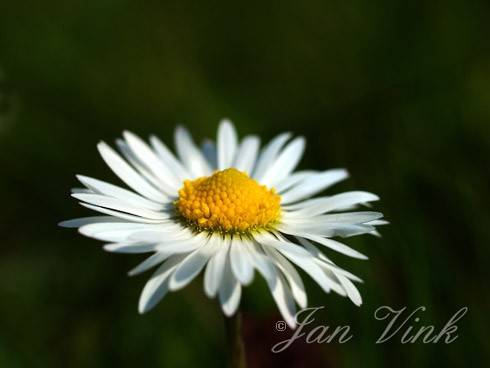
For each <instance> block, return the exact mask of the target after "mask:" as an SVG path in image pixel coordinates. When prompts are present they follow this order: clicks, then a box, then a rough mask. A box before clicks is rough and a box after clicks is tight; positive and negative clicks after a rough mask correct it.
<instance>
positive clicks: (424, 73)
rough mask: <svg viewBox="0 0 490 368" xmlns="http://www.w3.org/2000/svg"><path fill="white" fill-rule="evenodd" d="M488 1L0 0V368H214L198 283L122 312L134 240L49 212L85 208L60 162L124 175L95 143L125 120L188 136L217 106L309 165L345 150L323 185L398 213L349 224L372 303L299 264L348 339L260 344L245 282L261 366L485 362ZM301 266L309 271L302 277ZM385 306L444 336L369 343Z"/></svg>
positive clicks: (251, 337)
mask: <svg viewBox="0 0 490 368" xmlns="http://www.w3.org/2000/svg"><path fill="white" fill-rule="evenodd" d="M489 15H490V3H489V2H488V1H483V0H481V1H463V0H460V1H447V2H441V1H426V2H422V1H419V2H405V1H387V0H381V1H375V2H369V1H358V0H354V1H349V2H344V1H305V2H300V1H295V2H263V1H261V2H246V3H234V2H226V1H223V2H218V1H208V2H199V1H191V2H189V1H179V2H174V3H167V2H165V3H164V2H157V1H148V2H136V1H127V0H108V1H107V0H106V1H43V2H40V1H2V2H1V4H0V68H1V73H0V74H1V77H0V78H1V79H0V147H1V154H0V170H1V171H0V192H1V193H2V194H1V198H2V205H1V208H2V211H1V215H0V235H1V243H0V244H1V245H0V366H1V367H9V368H10V367H108V366H118V367H126V366H128V367H130V366H131V367H133V366H134V364H138V365H140V366H146V367H160V366H175V367H184V366H188V367H196V366H205V365H206V364H207V365H208V366H210V367H215V366H219V365H223V364H224V362H225V349H226V345H225V340H224V333H223V323H222V317H221V312H220V311H219V308H218V306H217V304H216V303H215V302H214V301H210V300H208V299H207V298H206V297H205V296H204V295H203V292H202V280H201V279H198V280H196V281H195V282H193V283H192V284H191V286H189V287H188V288H186V289H185V290H183V291H181V292H179V293H176V294H171V295H169V296H168V297H167V298H166V299H165V300H164V301H163V302H162V303H161V304H160V305H159V306H158V307H157V308H156V309H155V310H154V311H152V312H151V313H149V314H148V315H144V316H140V315H138V314H137V311H136V306H137V300H138V296H139V292H140V290H141V288H142V286H143V284H144V282H145V280H146V277H147V276H148V275H143V276H139V277H136V278H127V277H126V271H127V270H128V269H129V268H131V266H132V265H134V264H136V263H137V262H139V261H140V259H141V257H138V256H130V255H112V254H107V253H104V252H103V251H102V250H101V248H100V244H99V243H97V242H96V241H94V240H90V239H87V238H83V237H82V236H79V235H78V234H77V233H76V232H75V231H69V230H65V229H59V228H57V226H56V223H57V222H58V221H60V220H63V219H67V218H73V217H78V216H84V215H86V214H88V213H89V212H88V211H87V210H84V209H82V208H80V207H79V206H78V205H77V204H76V202H75V201H74V200H72V199H70V198H69V189H70V188H71V187H73V186H76V181H75V178H74V175H75V174H86V175H91V176H95V177H98V178H101V179H106V180H110V181H115V182H116V181H117V180H116V178H115V177H114V176H113V175H112V174H111V173H110V171H109V169H107V168H106V167H105V166H104V164H103V162H102V160H101V159H100V158H99V157H98V154H97V152H96V149H95V144H96V143H97V142H98V141H99V140H100V139H104V140H106V141H111V142H112V140H113V139H115V138H116V137H117V136H118V135H119V134H120V133H121V132H122V130H124V129H129V130H132V131H134V132H135V133H138V134H140V135H142V136H146V135H148V134H149V133H156V134H158V135H160V136H161V137H162V139H164V140H165V141H171V140H172V134H173V133H172V132H173V129H174V127H175V125H176V124H177V123H183V124H185V125H187V126H188V127H189V128H190V129H191V130H192V132H193V133H194V134H195V136H196V137H197V138H198V139H199V140H200V139H203V138H205V137H213V136H214V134H215V129H216V125H217V123H218V120H219V119H220V118H221V117H225V116H226V117H230V118H231V119H232V120H234V121H235V123H236V124H237V127H238V129H239V131H240V133H241V134H248V133H253V132H255V133H258V134H260V135H261V136H262V137H263V139H264V140H267V139H270V138H271V137H272V136H273V135H275V134H277V133H279V132H281V131H284V130H290V131H293V132H295V133H297V134H302V135H305V136H306V137H307V139H308V150H307V152H306V156H305V159H304V160H303V162H302V164H301V165H302V167H311V168H314V169H323V168H328V167H347V168H348V169H349V171H350V173H351V175H352V178H351V179H350V180H349V181H347V182H346V183H344V184H342V185H339V186H338V187H336V188H335V190H353V189H364V190H369V191H372V192H375V193H378V194H380V196H381V197H382V201H381V202H379V203H377V204H376V209H379V210H381V211H383V212H384V213H385V214H386V217H387V218H388V219H389V220H390V221H391V222H392V225H390V226H389V227H386V228H384V229H382V233H383V237H382V238H381V239H375V238H372V237H361V238H359V239H349V240H348V242H349V244H352V245H353V246H355V247H356V248H358V249H360V250H362V251H363V252H365V253H367V254H369V255H370V258H371V259H370V260H369V261H367V262H361V261H355V260H351V259H347V258H345V257H339V256H336V257H335V260H336V261H338V262H339V264H340V265H343V266H345V267H347V268H349V269H354V271H355V272H356V273H357V274H358V275H360V276H361V277H362V278H363V279H365V281H366V282H365V284H364V285H362V286H361V292H362V294H363V296H364V299H365V303H364V305H363V306H362V307H361V308H356V307H355V306H353V305H352V304H351V303H349V301H348V300H346V299H344V298H341V297H338V296H335V295H325V294H323V293H322V292H321V291H320V289H319V288H318V287H317V286H316V285H314V284H313V283H312V282H310V281H309V280H307V288H308V292H309V295H310V297H309V304H310V305H325V306H326V310H325V311H324V312H322V314H321V315H319V316H318V317H319V322H320V323H322V324H328V325H331V326H337V325H345V324H350V325H351V326H352V331H353V333H354V335H355V337H354V338H353V339H352V340H351V341H349V342H348V343H347V344H344V345H338V344H324V345H308V346H306V345H304V344H295V345H294V346H292V347H291V348H290V349H288V351H287V352H285V353H283V354H280V355H273V354H271V353H269V349H270V347H271V346H272V345H273V344H274V343H275V342H278V341H280V340H281V339H283V338H285V337H286V336H288V335H289V334H290V333H286V332H283V333H278V332H276V331H275V330H274V323H275V321H276V320H277V319H279V318H280V316H279V315H278V313H277V311H276V308H275V306H274V304H273V301H272V298H271V297H270V295H269V293H268V291H267V288H266V287H265V285H264V283H263V282H262V281H259V278H256V281H255V282H254V284H253V286H251V287H249V288H247V289H246V292H245V296H244V300H243V303H242V306H243V309H244V311H245V332H246V340H247V345H248V354H249V361H250V362H251V363H253V364H254V365H253V366H254V367H260V366H269V367H271V366H295V367H305V366H320V365H321V366H325V367H329V366H336V367H337V366H338V367H361V366H362V367H368V366H369V367H371V366H372V367H383V366H387V367H388V366H394V365H397V364H400V363H399V362H403V364H402V365H405V366H417V367H427V366H437V367H449V366H454V367H463V366H466V367H468V366H485V365H486V364H485V361H486V362H487V365H488V361H489V351H490V345H489V341H490V340H489V339H488V335H487V334H488V331H486V328H487V327H488V326H490V323H489V317H488V311H489V310H490V302H489V297H488V287H487V285H486V284H487V282H488V279H489V273H488V266H489V263H488V262H489V252H490V251H489V244H490V236H489V234H490V232H489V225H490V215H489V213H490V212H489V210H488V203H489V201H490V195H489V182H490V170H489V157H490V43H489V42H488V35H489V34H490V29H489V28H490V27H489V24H490V23H489V22H488V19H489ZM306 279H307V278H306V277H305V280H306ZM380 305H391V306H394V307H398V306H404V305H407V306H409V308H415V307H416V306H419V305H424V306H426V307H427V312H426V313H425V314H421V315H420V317H421V322H420V324H435V325H436V326H442V325H444V323H445V322H446V321H447V320H448V319H449V317H450V316H451V315H453V314H454V313H455V312H456V311H457V310H458V309H459V308H460V307H462V306H468V307H469V312H468V314H467V315H466V316H465V317H464V318H463V319H462V320H461V321H460V323H459V326H460V330H459V339H458V340H457V341H456V342H454V343H453V344H451V345H445V344H432V345H423V344H420V343H419V344H408V345H401V344H400V343H399V340H397V341H393V342H390V343H386V344H383V345H376V344H375V343H374V342H375V340H376V338H377V336H378V335H379V334H380V332H381V331H382V330H383V328H384V325H383V324H382V323H380V322H379V321H376V320H375V319H374V318H373V312H374V310H375V309H376V308H377V307H378V306H380Z"/></svg>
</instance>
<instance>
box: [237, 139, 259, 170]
mask: <svg viewBox="0 0 490 368" xmlns="http://www.w3.org/2000/svg"><path fill="white" fill-rule="evenodd" d="M259 146H260V140H259V138H258V137H256V136H248V137H245V138H244V139H243V141H242V143H241V144H240V147H239V148H238V152H237V154H236V155H235V162H234V164H233V167H235V168H236V169H237V170H240V171H244V172H246V173H247V174H249V175H251V174H252V169H253V167H254V165H255V160H256V159H257V153H258V151H259Z"/></svg>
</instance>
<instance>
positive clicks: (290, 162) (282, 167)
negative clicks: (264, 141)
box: [258, 137, 305, 186]
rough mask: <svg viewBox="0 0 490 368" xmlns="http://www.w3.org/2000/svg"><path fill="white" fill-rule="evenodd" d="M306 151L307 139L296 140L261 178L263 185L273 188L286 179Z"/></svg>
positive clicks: (299, 138)
mask: <svg viewBox="0 0 490 368" xmlns="http://www.w3.org/2000/svg"><path fill="white" fill-rule="evenodd" d="M304 149H305V139H304V138H303V137H298V138H295V139H294V140H293V141H292V142H290V143H289V144H288V145H287V146H286V147H285V148H284V150H283V151H282V152H281V154H280V155H279V156H278V157H277V159H276V161H275V162H274V164H272V166H271V167H270V168H269V169H268V170H267V171H266V172H265V174H264V175H263V176H262V177H261V178H259V179H258V180H259V182H260V183H261V184H264V185H267V186H273V185H275V184H276V183H278V182H280V181H281V180H283V179H284V178H286V177H287V176H288V175H289V174H290V173H291V172H292V171H293V170H294V168H295V167H296V165H298V163H299V161H300V159H301V157H302V156H303V151H304Z"/></svg>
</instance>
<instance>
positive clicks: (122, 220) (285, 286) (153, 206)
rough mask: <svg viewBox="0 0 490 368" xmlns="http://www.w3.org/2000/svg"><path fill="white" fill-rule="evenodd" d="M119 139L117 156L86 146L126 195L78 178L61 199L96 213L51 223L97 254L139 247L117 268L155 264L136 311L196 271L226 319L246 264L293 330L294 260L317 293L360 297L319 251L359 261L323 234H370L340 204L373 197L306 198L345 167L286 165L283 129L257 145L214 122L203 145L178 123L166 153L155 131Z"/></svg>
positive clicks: (293, 148)
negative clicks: (83, 239)
mask: <svg viewBox="0 0 490 368" xmlns="http://www.w3.org/2000/svg"><path fill="white" fill-rule="evenodd" d="M123 137H124V139H119V140H117V142H116V144H117V147H118V149H119V151H120V153H117V152H116V151H115V150H114V149H112V148H111V147H110V146H108V145H107V144H106V143H104V142H101V143H99V144H98V150H99V152H100V154H101V156H102V158H103V160H104V161H105V162H106V164H107V165H108V166H109V167H110V168H111V170H112V171H113V172H114V173H115V174H116V175H117V176H118V177H119V179H121V180H122V181H123V182H124V183H125V184H126V185H127V186H128V187H129V188H131V190H128V189H124V188H122V187H120V186H115V185H112V184H109V183H107V182H104V181H100V180H97V179H93V178H91V177H87V176H82V175H79V176H77V177H78V180H79V181H80V182H81V183H82V184H83V185H84V187H85V188H83V189H80V188H76V189H73V193H72V196H73V197H74V198H76V199H77V200H79V201H80V204H81V205H82V206H84V207H87V208H89V209H91V210H94V211H97V212H100V213H102V214H103V216H93V217H84V218H79V219H74V220H69V221H64V222H62V223H61V224H60V225H61V226H64V227H70V228H78V230H79V232H80V233H81V234H83V235H85V236H88V237H91V238H95V239H98V240H101V241H104V242H106V243H108V244H106V245H104V249H105V250H106V251H109V252H119V253H148V254H150V255H149V257H148V258H146V259H145V260H144V261H143V262H142V263H140V264H139V265H137V266H136V267H135V268H134V269H132V270H131V271H129V275H136V274H139V273H142V272H144V271H147V270H149V269H151V268H154V267H157V268H156V271H155V272H154V273H153V275H152V276H151V278H150V279H149V281H148V282H147V283H146V285H145V287H144V288H143V291H142V293H141V297H140V300H139V306H138V309H139V311H140V313H144V312H147V311H149V310H150V309H152V308H153V307H154V306H155V305H156V304H157V303H158V302H159V301H160V300H161V299H162V298H163V297H164V296H165V294H167V292H169V291H175V290H179V289H181V288H183V287H184V286H186V285H187V284H189V283H190V282H191V281H192V280H193V279H194V278H195V277H196V276H197V275H198V274H199V273H200V272H201V271H203V270H204V291H205V293H206V295H207V296H208V297H210V298H213V297H216V296H217V297H218V298H219V301H220V305H221V308H222V310H223V312H224V314H225V315H227V316H231V315H233V314H234V313H235V311H236V310H237V307H238V305H239V303H240V297H241V292H242V286H245V285H248V284H250V283H251V282H252V279H253V277H254V273H255V271H258V273H259V274H260V275H262V277H263V278H264V279H265V280H266V283H267V285H268V287H269V289H270V292H271V294H272V297H273V299H274V300H275V302H276V304H277V306H278V308H279V311H280V312H281V314H282V315H283V317H284V319H285V321H286V322H287V323H288V325H289V326H290V327H292V328H294V327H295V318H294V316H295V313H296V309H295V308H296V304H297V305H298V306H299V307H301V308H304V307H306V305H307V294H306V291H305V287H304V285H303V281H302V279H301V277H300V274H299V273H298V271H297V269H296V268H295V266H296V267H298V268H300V269H302V270H303V271H304V272H305V273H306V274H308V275H309V276H311V278H312V279H313V280H315V281H316V282H317V283H318V285H319V286H320V287H321V288H322V289H323V290H324V291H325V292H327V293H329V292H330V291H334V292H336V293H337V294H340V295H342V296H347V297H348V298H350V300H352V302H353V303H354V304H356V305H360V304H361V303H362V301H361V296H360V294H359V291H358V290H357V288H356V286H355V285H354V283H353V282H360V281H361V280H360V279H359V278H358V277H356V276H354V275H353V274H352V273H350V272H348V271H346V270H344V269H342V268H340V267H339V266H337V265H336V264H335V263H334V262H332V261H331V260H330V259H329V258H328V257H327V256H326V255H325V254H324V253H323V252H322V251H321V250H320V249H319V248H328V249H329V250H333V251H336V252H339V253H342V254H344V255H347V256H350V257H353V258H358V259H367V257H366V256H364V255H363V254H361V253H359V252H358V251H357V250H354V249H352V248H350V247H349V246H347V245H345V244H343V243H341V242H339V241H338V240H334V239H332V238H334V237H349V236H353V235H359V234H364V233H372V234H376V230H375V226H377V225H382V224H384V223H386V222H385V221H384V220H381V218H382V216H383V215H382V214H381V213H379V212H372V211H352V210H353V209H355V208H356V206H358V205H364V204H367V203H368V202H372V201H376V200H378V199H379V198H378V196H376V195H375V194H372V193H368V192H363V191H351V192H345V193H340V194H335V195H329V196H322V197H316V198H312V197H313V196H314V195H316V194H318V193H320V192H322V191H323V190H325V189H327V188H329V187H331V186H332V185H334V184H335V183H338V182H339V181H341V180H344V179H345V178H347V177H348V173H347V171H346V170H344V169H333V170H327V171H313V170H300V171H295V169H296V166H297V165H298V163H299V161H300V159H301V156H302V155H303V151H304V148H305V139H304V138H303V137H297V138H292V137H291V134H289V133H283V134H280V135H278V136H277V137H275V138H274V139H272V140H271V141H270V142H269V143H268V144H267V145H265V147H264V148H262V149H260V141H259V138H258V137H257V136H254V135H250V136H246V137H245V138H243V140H241V141H239V140H238V138H237V134H236V132H235V128H234V127H233V125H232V123H231V122H229V121H227V120H224V121H222V122H221V124H220V125H219V128H218V136H217V141H216V143H214V142H212V141H209V140H207V141H205V142H204V143H203V144H202V146H201V147H198V146H197V145H196V144H195V143H194V141H193V139H192V137H191V135H190V134H189V132H188V131H187V130H185V129H184V128H182V127H178V128H177V129H176V131H175V148H176V153H177V154H176V155H174V153H172V151H171V150H170V149H169V148H168V147H167V146H166V145H165V144H164V143H163V142H162V141H161V140H159V139H158V138H157V137H155V136H151V137H150V140H149V143H150V144H147V143H146V142H145V141H143V140H142V139H141V138H139V137H138V136H136V135H135V134H133V133H130V132H127V131H126V132H124V134H123ZM346 210H349V211H350V212H345V211H346Z"/></svg>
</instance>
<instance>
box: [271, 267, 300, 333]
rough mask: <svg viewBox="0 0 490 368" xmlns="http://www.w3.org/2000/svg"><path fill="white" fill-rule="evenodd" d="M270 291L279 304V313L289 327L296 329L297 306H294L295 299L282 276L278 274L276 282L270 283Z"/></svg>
mask: <svg viewBox="0 0 490 368" xmlns="http://www.w3.org/2000/svg"><path fill="white" fill-rule="evenodd" d="M268 285H269V289H270V290H271V294H272V297H273V298H274V301H275V302H276V304H277V308H278V309H279V312H281V314H282V317H283V318H284V320H285V321H286V323H287V324H288V326H289V327H291V328H293V329H294V328H296V320H295V315H296V306H295V305H294V299H293V296H292V295H291V291H290V290H289V288H288V286H287V284H286V281H285V280H284V278H283V277H282V275H281V274H280V273H278V272H276V278H275V280H274V282H272V283H269V284H268Z"/></svg>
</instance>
